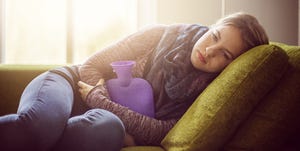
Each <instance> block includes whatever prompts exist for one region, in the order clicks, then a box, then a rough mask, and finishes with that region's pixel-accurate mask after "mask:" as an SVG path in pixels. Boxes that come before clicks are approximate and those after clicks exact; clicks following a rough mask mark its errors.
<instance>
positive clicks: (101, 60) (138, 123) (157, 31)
mask: <svg viewBox="0 0 300 151" xmlns="http://www.w3.org/2000/svg"><path fill="white" fill-rule="evenodd" d="M189 26H191V25H189V24H174V25H156V26H151V27H148V28H145V29H143V30H141V31H138V32H136V33H134V34H132V35H130V36H128V37H125V38H124V39H121V40H120V41H117V42H116V43H113V44H112V45H110V46H108V47H106V48H104V49H103V50H100V51H98V52H97V53H96V54H94V55H93V56H91V57H90V58H89V59H88V60H87V61H86V62H85V63H84V64H83V65H82V66H80V67H79V73H80V78H81V80H82V81H84V82H86V83H88V84H90V85H95V84H96V83H97V81H98V80H99V79H100V78H104V79H105V80H108V79H111V78H113V77H114V73H113V71H112V69H111V66H110V63H111V62H114V61H120V60H134V61H136V66H135V67H134V68H133V76H134V77H140V78H144V70H145V68H146V64H147V62H148V61H149V58H150V57H149V56H153V53H154V51H156V50H155V49H156V48H157V47H158V44H159V43H160V41H161V40H162V39H163V36H164V33H165V32H166V31H168V32H170V31H171V32H172V34H174V35H175V37H176V36H180V35H181V34H182V33H183V32H184V29H186V28H187V27H189ZM154 91H155V90H154ZM102 94H103V87H102V89H101V88H99V87H95V88H94V89H92V90H91V92H90V93H89V94H88V96H87V98H86V102H87V104H88V106H90V107H91V108H102V109H105V110H108V111H111V112H113V113H114V114H116V115H117V116H118V117H119V118H120V119H121V120H122V122H123V123H124V125H125V128H126V132H127V133H129V134H130V135H132V136H133V137H134V139H135V142H136V143H137V144H139V145H160V142H161V141H162V139H163V138H164V137H165V135H166V134H167V133H168V132H169V130H170V129H171V128H172V127H173V126H174V125H175V124H176V122H177V121H178V120H179V118H180V116H177V117H172V118H167V119H165V118H151V117H148V116H144V115H142V114H139V113H137V112H134V111H132V110H130V109H129V108H127V107H125V106H121V105H119V104H117V103H115V102H112V101H110V100H109V99H104V98H109V96H103V95H102ZM186 109H187V108H182V109H181V110H183V113H184V112H185V111H186ZM180 112H182V111H180Z"/></svg>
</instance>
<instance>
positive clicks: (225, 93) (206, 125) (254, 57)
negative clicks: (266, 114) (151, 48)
mask: <svg viewBox="0 0 300 151" xmlns="http://www.w3.org/2000/svg"><path fill="white" fill-rule="evenodd" d="M287 60H288V57H287V55H286V53H285V52H284V51H283V50H282V49H281V48H280V47H277V46H275V45H262V46H258V47H255V48H253V49H251V50H249V51H248V52H246V53H244V54H242V55H241V56H240V57H238V58H237V59H236V60H234V61H233V62H232V63H231V64H230V65H229V66H228V67H226V68H225V69H224V70H223V72H222V73H221V74H220V75H219V76H218V77H217V78H216V79H215V80H214V81H213V82H212V83H211V84H210V85H209V86H208V87H207V88H206V89H205V90H204V91H203V92H202V93H201V95H200V96H199V97H198V98H197V99H196V100H195V102H194V103H193V104H192V106H191V107H190V108H189V109H188V110H187V112H186V113H185V114H184V115H183V117H182V118H181V119H180V120H179V121H178V123H177V124H176V125H175V126H174V127H173V128H172V129H171V131H170V132H169V133H168V134H167V136H166V137H165V138H164V139H163V141H162V146H163V147H164V148H165V149H167V150H170V151H173V150H183V151H199V150H205V151H211V150H219V149H221V148H222V146H223V145H224V144H225V143H226V142H227V141H228V140H229V138H230V137H232V136H233V134H234V132H235V131H236V129H237V128H238V127H239V126H240V124H241V123H242V122H243V121H245V120H246V118H247V117H248V115H249V114H250V112H251V111H252V110H253V108H254V107H255V106H256V105H257V104H258V102H259V100H261V99H262V98H263V97H264V96H265V95H266V94H267V93H268V92H269V91H270V89H271V88H273V87H274V86H275V84H276V83H277V81H278V80H279V79H280V78H281V77H282V75H283V73H284V72H285V70H286V68H287V66H288V61H287Z"/></svg>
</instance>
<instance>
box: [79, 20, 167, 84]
mask: <svg viewBox="0 0 300 151" xmlns="http://www.w3.org/2000/svg"><path fill="white" fill-rule="evenodd" d="M165 26H166V25H154V26H150V27H147V28H144V29H142V30H140V31H138V32H136V33H134V34H132V35H129V36H128V37H125V38H123V39H121V40H119V41H117V42H116V43H113V44H111V45H109V46H107V47H105V48H103V49H102V50H99V51H97V52H96V53H95V54H94V55H92V56H91V57H89V58H88V59H87V60H86V61H85V62H84V63H83V64H82V65H81V66H79V74H80V78H81V80H82V81H83V82H86V83H88V84H90V85H95V84H96V83H97V82H98V80H99V79H100V78H104V79H105V80H107V79H108V78H111V77H112V75H113V72H112V69H111V66H110V63H111V62H113V61H120V60H135V61H138V60H140V58H143V57H147V56H148V55H149V54H150V53H151V52H152V51H153V49H154V47H156V45H157V43H158V41H159V40H160V38H161V36H162V34H163V32H164V30H165ZM138 66H144V64H141V63H138V62H137V64H136V67H135V70H139V71H138V72H140V73H142V72H143V67H138ZM133 72H135V71H133Z"/></svg>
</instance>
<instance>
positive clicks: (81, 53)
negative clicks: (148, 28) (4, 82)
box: [4, 0, 137, 64]
mask: <svg viewBox="0 0 300 151" xmlns="http://www.w3.org/2000/svg"><path fill="white" fill-rule="evenodd" d="M136 12H137V0H109V1H107V0H6V1H5V50H4V51H5V53H4V55H5V56H4V58H5V59H4V60H5V63H20V64H65V63H74V64H78V63H82V62H83V61H84V60H85V59H87V58H88V57H89V56H90V55H92V54H93V53H94V52H96V51H97V50H99V49H101V48H103V47H105V46H107V45H108V44H110V43H112V42H114V41H116V40H117V39H120V38H121V37H123V36H125V35H128V34H129V33H132V32H133V31H135V30H136V28H137V27H136V25H137V23H136V22H137V13H136ZM69 33H71V34H69ZM70 36H71V37H70ZM70 42H71V43H70ZM70 48H71V50H68V52H70V51H71V52H72V53H70V56H68V58H71V59H70V60H72V62H67V60H66V59H67V49H70Z"/></svg>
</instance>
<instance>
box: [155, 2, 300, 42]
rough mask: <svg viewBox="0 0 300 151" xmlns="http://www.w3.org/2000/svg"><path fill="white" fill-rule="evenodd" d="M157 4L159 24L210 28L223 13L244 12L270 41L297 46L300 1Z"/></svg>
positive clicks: (157, 20)
mask: <svg viewBox="0 0 300 151" xmlns="http://www.w3.org/2000/svg"><path fill="white" fill-rule="evenodd" d="M156 5H157V7H156V14H155V15H156V22H157V23H164V24H170V23H178V22H186V23H201V24H204V25H211V24H213V23H214V22H215V21H216V20H217V19H218V18H220V17H222V14H223V13H224V14H229V13H232V12H236V11H245V12H248V13H251V14H253V15H255V16H256V17H257V18H258V20H259V21H260V22H261V24H262V25H263V26H264V27H265V29H266V32H267V33H268V35H269V37H270V40H271V41H277V42H283V43H287V44H293V45H298V20H299V19H298V13H299V9H300V6H299V4H298V0H209V1H208V0H157V1H156ZM299 26H300V24H299ZM299 43H300V40H299Z"/></svg>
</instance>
